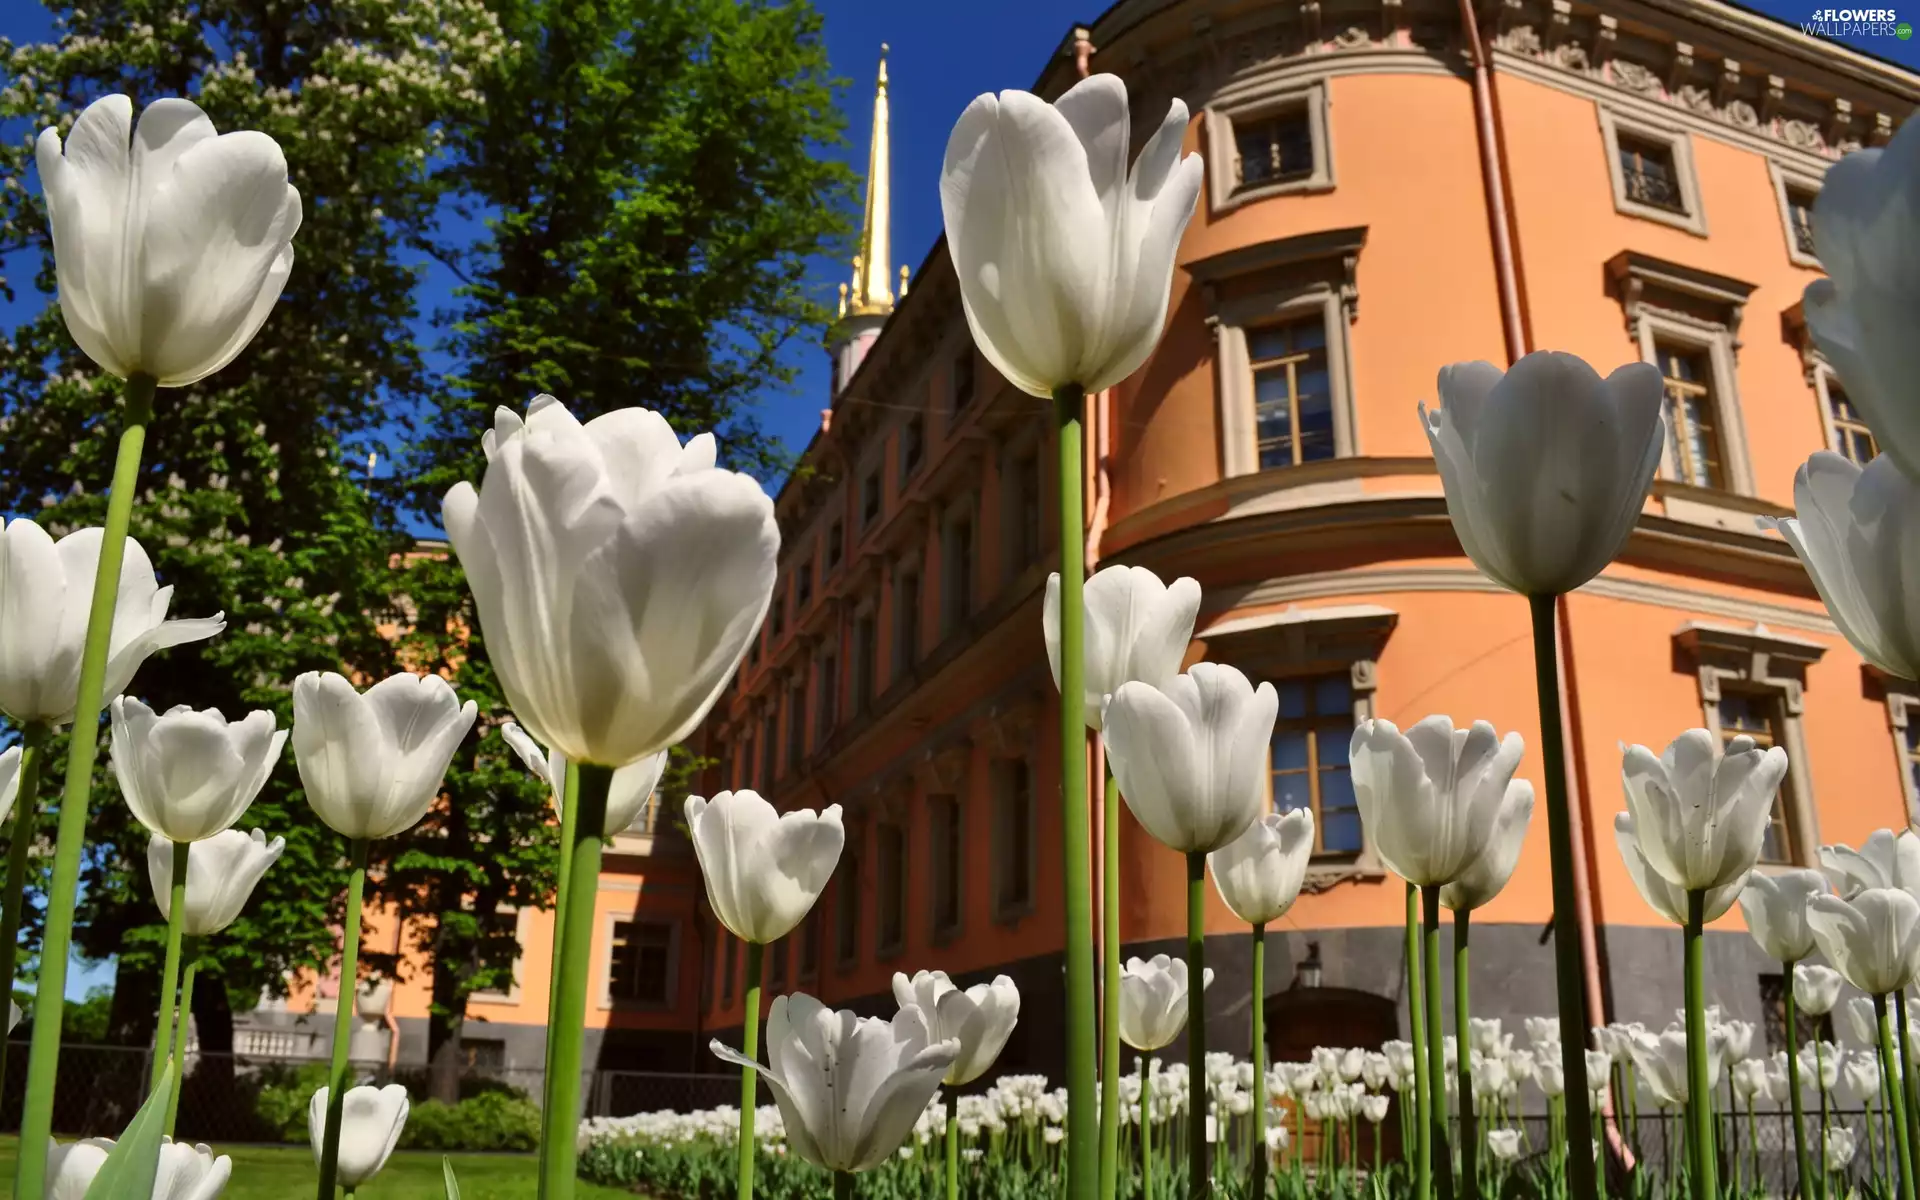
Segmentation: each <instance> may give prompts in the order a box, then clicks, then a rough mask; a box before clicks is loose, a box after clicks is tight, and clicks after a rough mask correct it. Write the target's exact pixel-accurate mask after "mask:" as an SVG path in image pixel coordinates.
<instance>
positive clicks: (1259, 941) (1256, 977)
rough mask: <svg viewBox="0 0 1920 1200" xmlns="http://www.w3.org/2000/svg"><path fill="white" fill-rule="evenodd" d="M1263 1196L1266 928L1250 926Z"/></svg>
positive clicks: (1258, 1178) (1257, 1185)
mask: <svg viewBox="0 0 1920 1200" xmlns="http://www.w3.org/2000/svg"><path fill="white" fill-rule="evenodd" d="M1266 1194H1267V926H1266V923H1265V922H1264V921H1256V922H1255V923H1254V926H1253V1195H1254V1197H1255V1200H1263V1198H1264V1197H1265V1196H1266Z"/></svg>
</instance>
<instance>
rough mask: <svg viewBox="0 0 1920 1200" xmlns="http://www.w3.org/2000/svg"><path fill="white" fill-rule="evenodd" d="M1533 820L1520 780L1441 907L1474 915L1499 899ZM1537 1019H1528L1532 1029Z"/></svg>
mask: <svg viewBox="0 0 1920 1200" xmlns="http://www.w3.org/2000/svg"><path fill="white" fill-rule="evenodd" d="M1513 736H1515V737H1518V736H1519V735H1518V734H1515V735H1513ZM1532 820H1533V785H1532V784H1531V783H1528V782H1527V781H1526V780H1524V779H1516V780H1514V781H1513V782H1512V783H1509V784H1508V785H1507V790H1506V793H1505V795H1503V796H1502V797H1501V799H1500V811H1499V813H1498V815H1497V816H1495V817H1494V821H1493V835H1492V837H1491V838H1490V839H1489V840H1488V842H1487V844H1486V848H1485V849H1483V850H1482V851H1481V852H1480V856H1479V857H1478V858H1475V859H1474V860H1473V861H1472V862H1471V863H1469V864H1468V865H1467V869H1466V870H1465V871H1464V872H1462V873H1461V874H1460V875H1459V876H1458V877H1457V878H1455V879H1454V880H1453V881H1452V882H1450V883H1448V884H1447V885H1446V886H1444V887H1442V888H1441V889H1440V903H1441V904H1444V905H1446V906H1447V907H1448V908H1450V909H1452V910H1453V911H1455V912H1462V911H1471V910H1473V909H1476V908H1480V907H1482V906H1483V905H1485V904H1487V903H1488V902H1489V901H1491V900H1492V899H1493V898H1494V897H1495V896H1498V895H1499V894H1500V890H1501V889H1502V888H1504V887H1506V886H1507V880H1509V879H1511V878H1513V869H1514V868H1515V867H1517V866H1519V865H1520V850H1521V847H1523V846H1525V845H1526V841H1527V825H1528V823H1529V822H1531V821H1532ZM1536 1019H1537V1018H1534V1017H1529V1018H1527V1020H1528V1022H1529V1025H1531V1023H1532V1022H1533V1021H1534V1020H1536Z"/></svg>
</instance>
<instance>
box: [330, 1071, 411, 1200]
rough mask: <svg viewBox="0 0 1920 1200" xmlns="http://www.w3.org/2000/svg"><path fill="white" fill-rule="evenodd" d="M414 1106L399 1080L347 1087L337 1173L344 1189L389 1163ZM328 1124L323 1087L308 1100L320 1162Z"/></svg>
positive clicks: (362, 1180) (342, 1114)
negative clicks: (322, 1143)
mask: <svg viewBox="0 0 1920 1200" xmlns="http://www.w3.org/2000/svg"><path fill="white" fill-rule="evenodd" d="M412 1107H413V1105H412V1102H411V1101H410V1100H408V1098H407V1089H406V1088H405V1087H402V1086H401V1085H400V1084H397V1083H390V1084H388V1085H387V1086H385V1087H380V1088H377V1087H371V1086H367V1085H362V1086H360V1087H356V1088H349V1089H347V1094H346V1096H345V1098H344V1099H343V1100H342V1101H341V1107H340V1160H339V1174H338V1175H336V1176H335V1180H336V1182H338V1183H339V1185H340V1186H341V1187H342V1188H345V1189H346V1190H347V1191H352V1190H353V1189H355V1188H357V1187H359V1186H360V1185H361V1184H363V1183H365V1182H366V1181H367V1180H369V1179H372V1178H373V1177H374V1176H375V1175H378V1174H379V1173H380V1168H382V1167H384V1166H386V1165H387V1156H388V1155H390V1154H392V1153H393V1148H394V1147H395V1146H396V1145H398V1144H399V1142H400V1133H401V1131H402V1130H404V1129H405V1128H406V1127H407V1113H408V1112H409V1111H410V1110H411V1108H412ZM326 1127H327V1089H326V1088H324V1087H323V1088H321V1089H320V1090H319V1091H317V1092H315V1093H314V1094H313V1098H312V1100H310V1101H309V1102H308V1103H307V1137H308V1140H309V1141H311V1142H312V1143H313V1161H314V1162H315V1163H318V1162H319V1161H320V1144H321V1141H322V1139H323V1137H324V1136H325V1132H326Z"/></svg>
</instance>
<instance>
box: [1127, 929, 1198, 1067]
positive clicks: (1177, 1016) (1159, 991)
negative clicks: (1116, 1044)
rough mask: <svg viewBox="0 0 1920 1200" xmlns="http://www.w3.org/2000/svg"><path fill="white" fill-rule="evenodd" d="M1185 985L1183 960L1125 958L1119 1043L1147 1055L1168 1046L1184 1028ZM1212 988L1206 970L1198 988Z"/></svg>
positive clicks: (1185, 972) (1186, 987)
mask: <svg viewBox="0 0 1920 1200" xmlns="http://www.w3.org/2000/svg"><path fill="white" fill-rule="evenodd" d="M1187 985H1188V976H1187V964H1186V962H1185V960H1183V959H1178V958H1168V957H1167V956H1166V955H1164V954H1156V955H1154V956H1153V957H1152V958H1151V959H1145V960H1142V959H1138V958H1130V959H1128V960H1127V964H1126V966H1124V967H1122V968H1121V970H1120V1040H1121V1041H1123V1042H1125V1043H1126V1044H1127V1045H1129V1046H1132V1047H1133V1048H1134V1049H1135V1050H1138V1051H1141V1052H1142V1053H1148V1054H1150V1053H1152V1052H1153V1051H1155V1050H1159V1049H1162V1048H1163V1047H1165V1046H1167V1045H1169V1044H1170V1043H1172V1041H1173V1039H1175V1038H1177V1037H1179V1036H1180V1031H1181V1030H1182V1029H1185V1028H1186V1027H1187V1000H1188V996H1187V992H1188V986H1187ZM1212 986H1213V969H1212V968H1211V967H1209V968H1208V969H1207V973H1206V976H1205V978H1204V979H1203V980H1202V981H1201V984H1200V987H1201V990H1203V991H1204V990H1205V989H1207V988H1209V987H1212Z"/></svg>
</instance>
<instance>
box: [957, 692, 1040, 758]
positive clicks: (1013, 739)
mask: <svg viewBox="0 0 1920 1200" xmlns="http://www.w3.org/2000/svg"><path fill="white" fill-rule="evenodd" d="M1039 722H1040V703H1039V701H1037V700H1035V699H1033V698H1031V697H1027V698H1023V699H1019V700H1013V701H997V702H995V703H993V704H992V705H990V706H988V708H987V710H986V711H985V712H984V713H981V714H980V716H979V717H978V718H976V719H975V720H974V722H973V724H972V725H971V726H970V727H969V728H968V731H967V735H968V736H969V737H970V738H972V739H973V743H974V744H975V745H976V746H979V747H981V748H982V749H984V750H985V751H986V752H987V754H988V756H989V757H991V758H1022V757H1024V756H1025V755H1026V754H1027V753H1028V751H1030V750H1031V749H1032V748H1033V731H1034V730H1035V729H1036V728H1038V727H1039Z"/></svg>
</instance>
